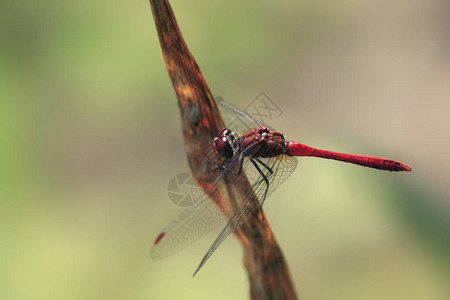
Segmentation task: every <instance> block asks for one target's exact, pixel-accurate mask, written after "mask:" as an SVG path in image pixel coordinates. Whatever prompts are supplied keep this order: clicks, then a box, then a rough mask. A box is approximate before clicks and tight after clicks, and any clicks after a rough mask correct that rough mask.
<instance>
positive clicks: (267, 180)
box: [250, 157, 273, 206]
mask: <svg viewBox="0 0 450 300" xmlns="http://www.w3.org/2000/svg"><path fill="white" fill-rule="evenodd" d="M250 161H251V162H252V164H253V165H254V166H255V168H256V170H257V171H258V173H259V174H260V175H261V176H262V178H263V180H264V182H265V183H266V190H265V191H264V197H263V198H262V199H261V206H262V205H263V203H264V201H265V200H266V197H267V192H268V191H269V179H268V178H267V176H266V174H264V172H263V171H261V168H260V167H259V166H258V164H257V163H256V162H259V163H261V164H262V165H263V166H264V167H265V168H267V169H268V170H269V172H271V174H270V175H272V174H273V171H272V169H271V168H270V167H269V166H267V165H266V164H265V163H263V162H262V161H260V160H259V159H257V158H256V159H254V158H251V157H250ZM270 175H269V176H270Z"/></svg>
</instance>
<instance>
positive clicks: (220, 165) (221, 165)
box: [215, 154, 245, 175]
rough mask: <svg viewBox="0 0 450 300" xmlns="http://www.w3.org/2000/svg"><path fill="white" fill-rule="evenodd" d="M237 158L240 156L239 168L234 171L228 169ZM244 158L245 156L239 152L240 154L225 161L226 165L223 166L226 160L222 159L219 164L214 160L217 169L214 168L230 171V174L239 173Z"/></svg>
mask: <svg viewBox="0 0 450 300" xmlns="http://www.w3.org/2000/svg"><path fill="white" fill-rule="evenodd" d="M239 158H240V161H239V169H237V170H236V171H232V170H230V169H231V168H232V167H233V165H234V164H235V163H236V161H237V160H238V159H239ZM244 158H245V156H244V155H242V154H240V155H238V156H236V157H235V158H233V159H232V160H231V161H230V162H229V163H227V165H226V166H224V164H225V162H226V161H224V162H223V163H222V164H219V163H216V162H215V164H216V165H217V169H216V170H218V169H221V170H224V171H225V172H227V173H230V174H233V175H239V174H241V171H242V166H243V165H244Z"/></svg>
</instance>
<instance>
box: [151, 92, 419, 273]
mask: <svg viewBox="0 0 450 300" xmlns="http://www.w3.org/2000/svg"><path fill="white" fill-rule="evenodd" d="M217 103H218V106H219V110H220V112H221V114H222V116H224V119H225V123H226V125H227V128H225V129H223V130H222V131H221V132H220V133H219V134H218V136H217V137H215V138H214V139H213V140H212V141H211V144H210V145H207V147H206V148H205V156H206V159H205V162H204V163H203V164H204V165H203V167H204V169H205V172H207V173H209V174H211V176H213V178H214V180H213V181H212V184H210V185H209V186H208V187H207V188H206V189H205V191H204V193H203V194H202V196H200V198H199V199H197V201H196V202H195V203H194V205H193V206H191V207H188V208H186V209H185V210H184V211H183V212H182V213H181V214H180V215H179V216H178V217H176V218H175V219H174V220H173V221H172V222H170V223H169V225H167V226H166V228H164V229H163V231H162V232H161V233H160V234H159V235H158V237H157V238H156V240H155V242H154V244H153V246H152V249H151V256H152V258H153V259H156V260H157V259H161V258H164V257H166V256H169V255H172V254H174V253H176V252H178V251H180V250H182V249H184V248H186V247H187V246H189V245H191V244H192V243H193V242H195V241H196V240H198V239H200V238H201V237H203V236H204V235H206V234H208V233H209V232H211V231H212V230H213V229H214V228H216V227H217V226H218V225H219V224H220V223H222V222H224V221H227V223H226V225H225V227H223V229H222V231H221V232H220V234H219V235H218V237H217V238H216V240H215V241H214V243H213V244H212V245H211V247H210V248H209V250H208V251H207V252H206V254H205V256H204V257H203V259H202V261H201V262H200V264H199V266H198V267H197V269H196V270H195V273H194V276H195V275H196V274H197V272H198V271H199V270H200V269H201V268H202V267H203V266H204V265H205V263H206V261H207V260H208V259H209V258H210V257H211V255H212V254H213V253H214V251H215V250H216V249H217V248H218V247H219V246H220V244H221V243H222V242H223V241H224V240H225V239H226V238H227V237H228V236H229V235H230V234H231V233H232V232H233V231H235V230H236V229H237V228H238V227H239V226H240V225H241V224H242V223H243V222H245V221H246V219H247V218H248V217H249V215H250V214H252V213H254V212H255V211H257V210H258V209H260V208H261V207H262V205H263V203H264V201H265V200H266V199H267V197H268V196H269V195H270V194H271V193H272V192H273V191H275V190H276V189H277V188H278V187H279V186H280V185H281V184H282V183H283V182H284V181H286V179H287V178H288V177H289V176H290V175H291V174H292V173H293V172H294V170H295V168H296V167H297V164H298V162H297V157H298V156H312V157H320V158H326V159H332V160H338V161H342V162H347V163H352V164H357V165H360V166H365V167H369V168H375V169H379V170H387V171H395V172H397V171H411V168H410V167H409V166H407V165H406V164H403V163H401V162H398V161H395V160H392V159H387V158H382V157H375V156H369V155H358V154H349V153H340V152H335V151H329V150H322V149H318V148H313V147H310V146H307V145H305V144H302V143H300V142H297V141H290V140H286V139H285V138H284V135H283V134H282V133H281V132H279V131H276V130H274V129H273V128H271V127H270V126H268V125H266V124H264V123H263V122H261V121H258V120H256V119H255V118H253V117H252V116H250V115H249V114H247V113H245V112H243V111H241V110H239V109H237V108H235V107H234V106H232V105H230V104H228V103H227V102H225V101H223V100H221V99H217ZM200 163H201V162H200ZM238 180H246V182H248V184H249V186H250V187H251V189H250V190H249V191H248V192H247V193H243V194H242V193H241V194H239V195H237V196H236V195H234V194H230V193H231V192H230V189H229V188H227V185H228V184H230V182H234V181H238ZM210 198H211V199H215V202H213V201H211V200H210ZM229 199H233V200H234V201H232V202H231V201H230V200H229Z"/></svg>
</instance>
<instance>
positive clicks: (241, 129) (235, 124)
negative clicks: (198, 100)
mask: <svg viewBox="0 0 450 300" xmlns="http://www.w3.org/2000/svg"><path fill="white" fill-rule="evenodd" d="M216 102H217V105H218V107H219V110H220V114H221V115H222V117H223V120H224V121H225V125H226V126H227V128H229V129H231V131H233V132H236V133H238V134H240V135H242V134H243V133H245V132H247V131H248V130H249V129H252V128H256V127H258V126H264V127H267V128H269V129H273V128H272V127H270V126H269V125H267V124H264V123H263V122H261V121H259V120H256V119H255V118H253V117H252V116H250V115H248V114H246V113H245V112H242V111H241V110H239V109H237V108H236V107H234V106H232V105H231V104H228V103H227V102H225V101H224V100H222V99H220V98H219V99H216Z"/></svg>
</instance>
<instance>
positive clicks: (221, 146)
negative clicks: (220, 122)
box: [212, 129, 235, 159]
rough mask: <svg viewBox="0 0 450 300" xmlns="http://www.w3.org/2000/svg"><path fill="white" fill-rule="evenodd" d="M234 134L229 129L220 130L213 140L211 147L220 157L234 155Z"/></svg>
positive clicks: (226, 157)
mask: <svg viewBox="0 0 450 300" xmlns="http://www.w3.org/2000/svg"><path fill="white" fill-rule="evenodd" d="M234 140H235V138H234V135H233V133H232V132H231V130H229V129H224V130H222V131H221V132H220V133H219V135H218V136H217V137H216V138H214V140H213V145H212V146H213V149H214V151H215V152H216V153H217V154H219V155H220V156H221V157H223V158H225V159H230V158H232V157H233V155H234V150H233V145H234Z"/></svg>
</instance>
